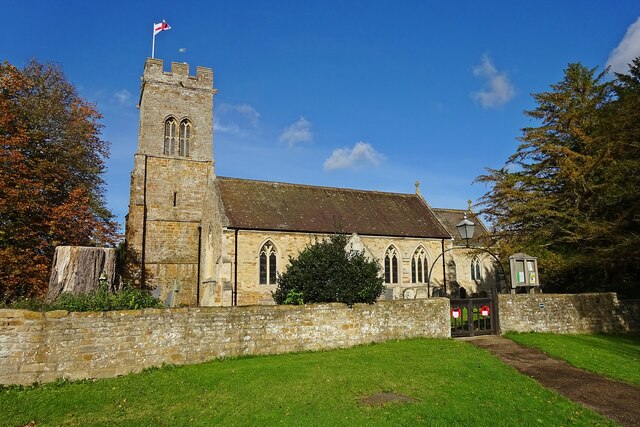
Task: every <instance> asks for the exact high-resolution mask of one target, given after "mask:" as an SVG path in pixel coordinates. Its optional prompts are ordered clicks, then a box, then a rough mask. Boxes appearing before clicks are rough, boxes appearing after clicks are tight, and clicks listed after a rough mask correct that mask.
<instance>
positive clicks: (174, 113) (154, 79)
mask: <svg viewBox="0 0 640 427" xmlns="http://www.w3.org/2000/svg"><path fill="white" fill-rule="evenodd" d="M216 92H217V91H216V90H215V89H214V88H213V71H212V70H211V69H210V68H205V67H197V70H196V75H195V76H190V75H189V66H188V65H187V64H182V63H175V62H174V63H172V64H171V71H170V72H165V71H164V68H163V61H162V60H159V59H151V58H149V59H147V61H146V63H145V67H144V74H143V76H142V87H141V91H140V103H139V108H140V129H139V135H138V150H137V152H136V154H135V156H134V167H133V172H132V173H131V198H130V203H129V214H128V215H127V219H126V240H127V248H128V250H129V251H130V255H132V256H133V259H134V262H135V263H136V264H137V265H138V269H140V267H143V268H142V269H141V270H142V277H141V280H142V281H144V282H146V283H149V284H153V285H154V286H158V290H159V293H160V295H159V296H160V298H161V299H162V300H167V298H169V299H170V300H172V301H171V303H172V304H173V305H177V304H189V305H195V304H197V303H198V301H197V300H198V289H197V288H198V283H199V282H200V277H199V271H200V262H201V260H200V248H201V243H202V229H201V223H202V217H203V207H204V203H203V201H204V200H205V199H207V197H206V196H207V189H208V188H211V185H212V180H213V179H214V168H213V95H214V94H215V93H216Z"/></svg>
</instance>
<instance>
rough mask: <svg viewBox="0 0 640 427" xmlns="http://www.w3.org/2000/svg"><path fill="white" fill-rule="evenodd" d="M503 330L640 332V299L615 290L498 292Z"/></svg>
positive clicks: (577, 332) (567, 332)
mask: <svg viewBox="0 0 640 427" xmlns="http://www.w3.org/2000/svg"><path fill="white" fill-rule="evenodd" d="M498 301H499V304H500V306H499V307H500V328H501V330H502V332H509V331H514V332H552V333H561V334H580V333H624V332H634V331H640V301H622V302H621V301H618V298H617V296H616V294H615V293H598V294H575V295H574V294H518V295H499V296H498Z"/></svg>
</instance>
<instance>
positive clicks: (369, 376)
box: [0, 339, 615, 426]
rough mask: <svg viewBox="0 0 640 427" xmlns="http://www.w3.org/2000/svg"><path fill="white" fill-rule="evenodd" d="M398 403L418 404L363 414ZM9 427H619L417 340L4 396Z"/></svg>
mask: <svg viewBox="0 0 640 427" xmlns="http://www.w3.org/2000/svg"><path fill="white" fill-rule="evenodd" d="M383 391H384V392H394V393H398V394H403V395H406V396H410V397H412V398H414V399H416V401H415V402H411V403H390V404H386V405H384V406H375V407H371V406H363V405H360V404H359V403H358V400H359V399H360V398H363V397H365V396H368V395H370V394H373V393H377V392H383ZM0 419H1V420H0V425H8V426H20V425H24V424H26V423H28V422H29V421H31V420H33V421H35V423H36V425H37V426H64V425H81V426H89V425H104V426H107V425H109V426H111V425H123V426H125V425H126V426H136V425H137V426H151V425H154V426H155V425H158V426H176V425H177V426H199V425H202V426H213V425H239V426H244V425H257V426H263V425H276V424H277V425H296V426H314V425H318V426H320V425H322V426H329V425H330V426H333V425H340V426H341V425H366V426H378V425H383V426H384V425H389V426H398V425H406V426H411V425H416V424H423V425H441V426H449V425H451V426H455V425H457V426H462V425H473V426H496V425H504V426H513V425H541V426H542V425H543V426H560V425H564V426H566V425H585V426H586V425H590V426H593V425H615V424H614V423H612V422H610V421H608V420H606V419H604V418H602V417H600V416H599V415H597V414H596V413H594V412H592V411H591V410H588V409H586V408H584V407H581V406H579V405H577V404H575V403H572V402H570V401H568V400H567V399H565V398H563V397H560V396H559V395H557V394H555V393H553V392H550V391H548V390H546V389H543V388H542V387H540V386H539V385H538V384H537V383H536V382H535V381H533V380H531V379H530V378H528V377H525V376H523V375H520V374H518V373H517V372H516V371H515V370H514V369H512V368H510V367H508V366H506V365H504V364H502V363H501V362H499V361H498V360H497V359H495V358H494V357H492V356H491V355H490V354H489V353H488V352H486V351H484V350H481V349H478V348H476V347H473V346H472V345H470V344H468V343H465V342H460V341H454V340H435V339H417V340H406V341H396V342H388V343H384V344H374V345H367V346H360V347H356V348H352V349H345V350H335V351H330V352H317V353H298V354H287V355H278V356H265V357H252V358H240V359H231V360H222V361H213V362H209V363H205V364H200V365H191V366H182V367H168V368H163V369H156V370H150V371H146V372H143V373H141V374H136V375H128V376H125V377H120V378H113V379H107V380H99V381H95V382H76V383H66V384H65V383H62V384H50V385H42V386H39V387H35V388H32V387H29V388H7V389H4V390H1V391H0Z"/></svg>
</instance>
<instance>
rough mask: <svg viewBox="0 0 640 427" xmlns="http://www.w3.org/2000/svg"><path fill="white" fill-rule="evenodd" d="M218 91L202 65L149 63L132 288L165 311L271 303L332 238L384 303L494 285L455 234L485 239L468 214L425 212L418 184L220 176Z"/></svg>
mask: <svg viewBox="0 0 640 427" xmlns="http://www.w3.org/2000/svg"><path fill="white" fill-rule="evenodd" d="M216 93H217V90H216V89H215V88H214V85H213V70H212V69H210V68H206V67H197V68H196V73H195V75H190V74H189V66H188V65H187V64H185V63H175V62H174V63H172V64H171V70H170V71H165V70H164V63H163V61H162V60H159V59H153V58H148V59H147V61H146V63H145V66H144V72H143V75H142V84H141V89H140V100H139V109H140V127H139V136H138V148H137V151H136V153H135V155H134V167H133V171H132V173H131V193H130V203H129V212H128V214H127V217H126V242H127V248H128V252H129V254H130V255H131V257H132V260H131V261H132V263H133V265H134V266H135V267H136V268H137V269H138V271H139V273H140V280H141V281H142V282H143V283H145V284H147V285H148V286H150V287H151V288H153V289H155V292H156V295H158V296H159V297H160V298H161V299H162V300H163V301H166V302H167V304H168V305H171V306H177V305H188V306H235V305H257V304H274V301H273V298H272V296H271V295H272V292H273V291H274V290H275V289H276V279H277V273H278V272H283V271H285V270H286V266H287V264H288V262H289V258H290V257H295V256H296V255H297V254H298V253H299V252H300V251H301V250H302V249H304V248H305V247H306V246H307V245H308V244H310V243H312V242H313V241H314V240H315V239H322V238H324V237H327V236H329V235H331V234H334V233H337V232H339V233H345V234H348V235H349V236H350V238H349V243H348V247H347V248H345V250H355V251H364V252H365V254H366V255H367V256H368V257H369V258H370V259H373V260H375V261H376V262H378V264H379V265H380V274H381V275H382V276H383V277H384V282H385V285H386V291H385V292H384V293H383V295H382V296H381V299H404V298H428V297H431V296H445V295H461V294H463V295H464V294H468V295H469V296H470V295H472V294H474V293H484V292H488V291H489V290H490V289H492V288H494V287H495V285H496V277H497V276H496V274H495V272H496V270H495V266H494V264H493V262H492V261H491V260H490V259H488V258H487V257H486V256H485V255H483V254H481V253H476V252H474V251H473V248H469V249H465V248H464V242H462V241H460V239H459V237H458V236H457V232H456V230H455V224H457V223H459V222H460V221H462V219H463V218H464V217H468V218H469V219H470V220H472V221H473V222H474V223H475V224H476V237H474V239H472V240H473V241H475V242H476V244H477V242H479V241H480V239H482V236H483V235H487V234H488V232H487V230H486V228H485V227H484V225H483V224H482V222H481V221H480V219H479V218H478V217H477V216H476V215H474V213H473V212H472V211H471V207H469V209H468V210H458V209H435V208H431V207H430V206H429V204H428V203H427V202H426V200H425V199H424V198H423V197H422V195H421V194H420V191H419V187H418V184H417V183H416V192H415V193H413V194H401V193H389V192H380V191H364V190H355V189H349V188H332V187H319V186H309V185H298V184H290V183H280V182H269V181H255V180H248V179H241V178H229V177H221V176H217V175H216V173H215V163H214V156H213V152H214V150H213V148H214V147H213V102H214V95H215V94H216ZM472 243H473V242H472ZM454 246H459V247H458V248H457V249H458V250H450V249H451V248H454ZM471 246H473V244H472V245H471ZM432 267H433V269H432V273H431V278H430V279H429V277H428V272H429V270H430V269H431V268H432Z"/></svg>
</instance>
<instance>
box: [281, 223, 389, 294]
mask: <svg viewBox="0 0 640 427" xmlns="http://www.w3.org/2000/svg"><path fill="white" fill-rule="evenodd" d="M347 241H348V239H347V236H345V235H339V234H336V235H333V236H331V237H330V238H329V239H327V240H321V241H318V240H316V241H315V242H314V243H313V244H310V245H309V246H307V247H306V248H305V249H304V250H303V251H302V252H300V254H299V255H298V257H297V258H290V259H289V262H290V264H289V267H288V268H287V270H286V271H285V272H284V273H282V274H279V275H278V288H277V289H276V291H275V292H274V294H273V298H274V299H275V301H276V303H278V304H301V303H320V302H342V303H345V304H347V305H349V306H351V305H353V304H355V303H369V304H372V303H374V302H375V301H376V299H377V298H378V297H379V296H380V294H382V291H383V290H384V284H383V282H382V277H380V276H379V274H378V273H379V270H380V267H379V266H378V264H377V263H376V262H375V261H370V260H368V259H367V258H366V257H365V255H364V253H363V252H347V251H345V246H346V245H347Z"/></svg>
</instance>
